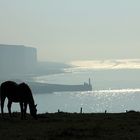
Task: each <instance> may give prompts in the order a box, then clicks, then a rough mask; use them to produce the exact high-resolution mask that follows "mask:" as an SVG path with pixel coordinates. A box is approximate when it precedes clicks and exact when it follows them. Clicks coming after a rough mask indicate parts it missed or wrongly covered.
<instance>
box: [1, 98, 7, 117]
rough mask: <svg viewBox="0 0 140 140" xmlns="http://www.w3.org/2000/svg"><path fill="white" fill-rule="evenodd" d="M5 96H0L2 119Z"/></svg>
mask: <svg viewBox="0 0 140 140" xmlns="http://www.w3.org/2000/svg"><path fill="white" fill-rule="evenodd" d="M5 98H6V97H5V96H1V114H2V117H3V113H4V112H3V108H4V101H5Z"/></svg>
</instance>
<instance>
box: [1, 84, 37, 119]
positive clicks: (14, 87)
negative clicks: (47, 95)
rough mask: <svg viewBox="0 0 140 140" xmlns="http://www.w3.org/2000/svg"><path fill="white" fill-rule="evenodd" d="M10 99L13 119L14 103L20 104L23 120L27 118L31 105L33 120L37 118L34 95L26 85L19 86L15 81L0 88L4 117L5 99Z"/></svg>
mask: <svg viewBox="0 0 140 140" xmlns="http://www.w3.org/2000/svg"><path fill="white" fill-rule="evenodd" d="M6 98H8V104H7V107H8V111H9V115H10V117H11V105H12V102H19V104H20V109H21V118H22V119H23V118H25V117H26V110H27V105H29V109H30V114H31V115H32V116H33V118H35V119H36V118H37V109H36V106H37V105H35V104H34V99H33V95H32V92H31V89H30V88H29V86H28V85H27V84H25V83H21V84H17V83H15V82H13V81H6V82H4V83H2V84H1V87H0V100H1V114H2V117H3V114H4V112H3V108H4V102H5V99H6Z"/></svg>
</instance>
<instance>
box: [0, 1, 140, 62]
mask: <svg viewBox="0 0 140 140" xmlns="http://www.w3.org/2000/svg"><path fill="white" fill-rule="evenodd" d="M139 37H140V0H14V1H13V0H0V43H1V44H22V45H26V46H31V47H35V48H37V50H38V59H39V60H41V61H59V62H68V61H73V60H77V61H78V60H97V59H138V58H139V54H140V38H139Z"/></svg>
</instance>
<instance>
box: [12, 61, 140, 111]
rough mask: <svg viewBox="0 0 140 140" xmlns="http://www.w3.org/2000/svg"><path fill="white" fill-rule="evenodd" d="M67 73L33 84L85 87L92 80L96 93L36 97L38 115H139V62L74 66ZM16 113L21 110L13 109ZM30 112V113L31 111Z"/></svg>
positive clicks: (100, 62)
mask: <svg viewBox="0 0 140 140" xmlns="http://www.w3.org/2000/svg"><path fill="white" fill-rule="evenodd" d="M73 64H74V65H75V66H74V67H73V68H69V69H65V73H62V74H56V75H46V76H45V75H44V76H39V77H34V78H33V81H37V82H44V83H52V84H57V83H59V84H83V83H84V82H88V79H89V78H90V79H91V84H92V86H93V91H85V92H82V91H81V92H56V93H50V94H39V93H38V94H35V95H34V98H35V102H36V103H37V105H38V106H37V109H38V113H45V112H57V111H58V109H59V110H60V111H64V112H80V108H81V107H82V108H83V112H85V113H92V112H104V111H105V110H107V112H112V113H113V112H125V111H126V110H136V111H140V61H139V60H115V61H113V60H112V61H96V62H95V61H93V62H91V61H90V62H89V61H88V62H87V63H86V62H85V61H84V62H73ZM13 106H15V107H13V108H12V110H13V111H18V110H19V106H18V105H15V104H14V105H13ZM28 111H29V110H28Z"/></svg>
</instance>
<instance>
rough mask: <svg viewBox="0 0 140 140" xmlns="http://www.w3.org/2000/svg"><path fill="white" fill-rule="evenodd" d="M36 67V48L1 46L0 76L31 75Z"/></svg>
mask: <svg viewBox="0 0 140 140" xmlns="http://www.w3.org/2000/svg"><path fill="white" fill-rule="evenodd" d="M36 66H37V51H36V49H35V48H31V47H25V46H23V45H3V44H0V76H6V75H7V76H8V75H21V74H29V73H32V72H33V71H34V70H35V69H36Z"/></svg>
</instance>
